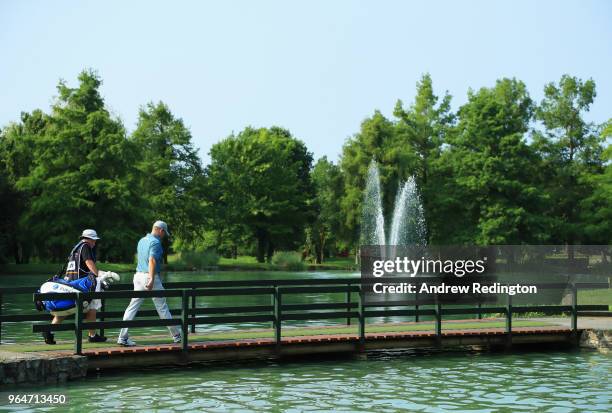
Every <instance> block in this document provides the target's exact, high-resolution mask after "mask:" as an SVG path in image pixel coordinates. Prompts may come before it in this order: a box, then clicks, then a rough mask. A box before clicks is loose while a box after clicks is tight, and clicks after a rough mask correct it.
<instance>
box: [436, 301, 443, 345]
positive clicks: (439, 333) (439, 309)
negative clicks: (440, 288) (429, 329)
mask: <svg viewBox="0 0 612 413" xmlns="http://www.w3.org/2000/svg"><path fill="white" fill-rule="evenodd" d="M436 338H437V340H438V342H440V341H441V340H442V303H440V297H438V294H437V293H436Z"/></svg>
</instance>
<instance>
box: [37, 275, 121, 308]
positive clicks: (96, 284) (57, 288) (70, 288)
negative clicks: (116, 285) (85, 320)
mask: <svg viewBox="0 0 612 413" xmlns="http://www.w3.org/2000/svg"><path fill="white" fill-rule="evenodd" d="M118 280H119V275H117V274H116V273H114V272H109V271H99V276H98V277H95V276H93V274H91V275H89V276H87V277H82V278H79V279H77V280H74V281H66V280H64V279H62V278H59V277H53V278H51V279H50V280H48V281H47V282H45V283H44V284H43V285H42V286H41V287H40V289H39V290H38V291H37V292H38V293H43V294H44V293H76V292H81V293H88V292H99V291H102V290H105V289H107V288H108V285H109V282H113V281H118ZM36 308H37V309H38V310H39V311H42V310H45V311H48V312H50V313H51V314H52V315H57V316H66V315H70V314H74V313H75V312H76V300H75V299H73V298H67V299H56V300H49V301H42V302H37V303H36ZM88 309H89V302H88V301H83V312H86V311H87V310H88Z"/></svg>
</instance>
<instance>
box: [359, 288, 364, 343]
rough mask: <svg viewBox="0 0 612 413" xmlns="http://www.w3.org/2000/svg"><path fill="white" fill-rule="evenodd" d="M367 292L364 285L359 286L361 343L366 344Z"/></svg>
mask: <svg viewBox="0 0 612 413" xmlns="http://www.w3.org/2000/svg"><path fill="white" fill-rule="evenodd" d="M364 297H365V294H364V292H363V285H361V286H359V343H360V344H361V345H364V344H365V303H364Z"/></svg>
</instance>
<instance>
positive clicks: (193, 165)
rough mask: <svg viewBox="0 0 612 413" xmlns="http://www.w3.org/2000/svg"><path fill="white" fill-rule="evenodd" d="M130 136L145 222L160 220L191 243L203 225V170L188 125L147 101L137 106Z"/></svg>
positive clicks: (183, 239) (161, 106)
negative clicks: (136, 152) (134, 152)
mask: <svg viewBox="0 0 612 413" xmlns="http://www.w3.org/2000/svg"><path fill="white" fill-rule="evenodd" d="M131 142H133V143H134V145H135V146H137V147H138V151H139V156H138V161H137V162H136V168H137V170H138V171H139V172H140V174H139V176H140V182H139V187H140V192H141V194H142V195H143V196H144V198H145V199H146V201H147V202H148V204H149V206H150V208H149V209H147V211H146V216H147V220H148V222H150V223H149V224H148V225H151V223H153V221H154V220H157V219H162V220H165V221H167V222H168V224H169V225H170V226H171V228H172V229H171V231H172V232H173V234H174V235H175V236H176V238H177V239H180V240H181V241H182V242H183V244H185V243H187V244H193V245H195V243H197V242H198V241H199V238H200V237H199V236H200V233H201V232H202V230H203V222H204V216H203V207H202V203H201V199H202V196H203V190H204V173H203V169H202V166H201V162H200V158H199V157H198V152H197V149H195V148H194V146H193V143H192V142H191V133H190V132H189V129H188V128H187V127H185V125H184V124H183V121H182V119H178V118H175V117H174V115H173V114H172V112H170V109H169V108H168V106H167V105H166V104H164V103H162V102H159V103H157V104H153V103H149V104H147V105H146V106H145V107H143V108H141V109H140V113H139V118H138V126H137V128H136V130H135V131H134V133H133V135H132V137H131ZM147 229H148V228H147ZM165 250H166V251H167V248H166V249H165Z"/></svg>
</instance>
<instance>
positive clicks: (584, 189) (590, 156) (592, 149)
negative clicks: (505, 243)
mask: <svg viewBox="0 0 612 413" xmlns="http://www.w3.org/2000/svg"><path fill="white" fill-rule="evenodd" d="M595 96H596V92H595V82H594V81H593V80H591V79H589V80H587V81H584V82H583V81H582V80H580V79H578V78H575V77H571V76H568V75H563V76H562V77H561V80H560V81H559V83H558V84H555V83H549V84H547V85H546V86H545V88H544V99H543V100H542V102H541V103H540V105H539V106H538V107H537V110H536V116H537V119H539V120H540V121H542V123H543V125H544V127H545V130H544V131H543V132H539V133H536V134H535V136H534V146H535V147H536V148H537V149H538V151H539V152H540V153H541V156H542V157H543V158H544V171H543V172H544V173H545V174H546V178H547V179H546V180H547V182H548V185H547V186H546V189H545V190H546V191H547V192H548V193H549V194H550V196H551V201H552V202H551V208H550V210H549V211H548V214H550V216H553V217H555V222H554V226H553V228H552V235H553V237H554V239H555V240H557V242H562V243H566V244H568V245H569V246H570V247H569V248H568V255H569V257H570V259H571V258H573V253H574V249H573V245H574V244H575V243H576V242H580V241H581V240H582V239H583V238H584V231H583V225H582V223H581V221H580V215H581V214H580V208H579V204H580V200H582V199H585V198H588V197H589V196H591V194H592V191H593V188H592V186H590V185H584V184H581V183H580V182H579V181H580V176H581V175H584V174H589V173H596V172H597V170H598V169H601V162H600V160H601V144H600V142H601V139H600V138H599V137H598V136H597V135H596V134H595V133H594V125H593V124H590V123H587V122H586V121H585V120H584V119H583V113H584V112H587V111H588V110H589V107H590V105H591V104H592V103H593V100H594V98H595ZM583 183H585V181H583Z"/></svg>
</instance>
